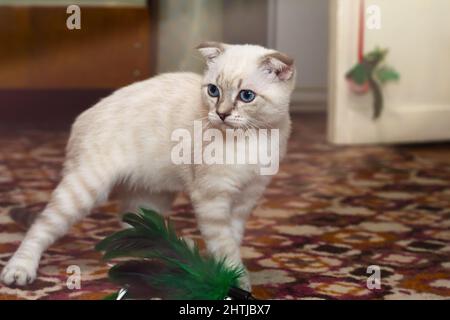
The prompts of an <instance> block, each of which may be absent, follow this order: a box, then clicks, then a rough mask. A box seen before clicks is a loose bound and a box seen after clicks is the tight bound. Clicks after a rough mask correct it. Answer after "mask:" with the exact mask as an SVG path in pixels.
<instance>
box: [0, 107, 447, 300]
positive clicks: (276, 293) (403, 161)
mask: <svg viewBox="0 0 450 320" xmlns="http://www.w3.org/2000/svg"><path fill="white" fill-rule="evenodd" d="M294 123H295V124H296V126H295V127H294V132H293V135H292V138H291V140H290V146H289V154H288V155H287V158H286V159H285V161H284V162H283V164H282V165H281V168H280V172H279V173H278V175H277V176H276V177H275V178H274V180H273V181H272V183H271V184H270V186H269V188H268V189H267V191H266V193H265V195H264V198H263V199H262V200H261V203H260V205H259V207H258V208H257V209H256V210H255V212H254V214H253V215H252V217H251V219H250V220H249V222H248V225H247V232H246V236H245V239H244V244H243V247H242V254H243V257H244V258H245V263H246V265H247V266H248V268H249V269H250V271H251V278H252V282H253V286H254V293H255V295H256V296H257V297H259V298H263V299H266V298H268V299H443V298H447V299H448V298H450V148H449V147H450V145H448V144H437V145H428V146H397V147H387V146H364V147H337V146H333V145H330V144H328V143H326V142H325V134H324V125H323V124H324V118H322V117H320V116H306V117H298V118H296V119H295V121H294ZM66 139H67V132H66V131H45V130H31V129H24V130H19V129H17V128H16V129H15V130H4V129H2V130H1V131H0V264H1V266H0V267H2V266H3V265H4V264H5V263H6V261H7V260H8V258H9V257H10V256H11V254H12V252H13V251H14V250H15V249H16V248H17V246H18V244H19V242H20V240H21V239H22V237H23V234H24V231H25V228H24V227H23V224H24V223H26V220H27V219H28V218H29V217H33V216H35V215H36V214H37V213H38V212H39V211H40V210H41V209H42V208H43V207H44V206H45V203H46V201H47V200H48V197H49V194H50V192H51V190H52V189H53V188H54V186H55V184H56V183H57V182H58V179H59V171H60V168H61V163H62V160H63V156H64V154H63V153H64V145H65V141H66ZM173 211H174V215H173V216H172V219H173V222H174V224H175V226H176V227H177V229H179V230H180V232H181V233H182V234H183V235H188V236H191V237H193V238H195V239H199V233H198V230H197V229H196V225H195V221H194V218H193V213H192V208H191V206H190V204H189V201H188V200H187V199H186V197H185V196H182V195H181V196H180V197H179V198H178V199H177V201H176V203H175V205H174V208H173ZM17 222H18V223H17ZM119 228H120V227H119V223H118V220H117V206H116V204H115V202H114V200H113V201H111V202H109V203H107V204H106V205H104V206H102V207H99V208H97V209H95V210H94V211H93V213H92V214H91V215H90V216H89V217H87V218H86V219H84V220H83V222H81V223H79V224H77V225H76V226H74V227H73V228H72V229H71V231H70V233H69V234H68V235H67V236H65V237H64V238H62V239H61V240H60V241H58V242H57V243H56V244H55V245H53V246H52V247H51V248H50V249H49V250H48V251H47V252H46V253H45V254H44V256H43V259H42V261H41V267H40V269H39V274H38V279H37V280H36V281H35V282H34V283H33V284H32V285H30V286H28V287H25V288H9V287H6V286H4V285H2V284H0V299H101V298H102V297H103V296H104V295H106V294H107V293H110V292H112V291H113V290H114V289H116V288H115V287H114V286H113V285H112V284H110V283H109V282H108V281H107V279H106V273H107V270H108V268H109V266H108V264H107V263H106V262H104V261H102V260H101V255H100V254H99V253H97V252H95V251H94V250H93V247H94V245H95V244H96V243H97V242H98V241H99V240H100V239H102V238H103V237H105V236H106V235H108V234H110V233H112V232H114V231H116V230H118V229H119ZM70 265H77V266H79V267H80V270H81V272H82V278H81V279H82V280H81V289H78V290H77V289H74V290H70V289H68V287H67V285H66V281H67V279H68V277H69V276H70V274H68V273H67V268H68V267H69V266H70ZM371 265H376V266H379V268H380V271H381V286H380V288H379V289H377V288H372V289H369V288H368V287H367V279H368V277H369V276H370V274H368V273H367V268H368V267H369V266H371Z"/></svg>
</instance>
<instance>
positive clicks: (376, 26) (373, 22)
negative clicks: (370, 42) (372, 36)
mask: <svg viewBox="0 0 450 320" xmlns="http://www.w3.org/2000/svg"><path fill="white" fill-rule="evenodd" d="M366 13H367V22H366V27H367V29H369V30H380V29H381V8H380V7H379V6H377V5H375V4H373V5H371V6H368V7H367V9H366Z"/></svg>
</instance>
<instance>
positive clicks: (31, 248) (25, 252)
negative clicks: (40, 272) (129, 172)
mask: <svg viewBox="0 0 450 320" xmlns="http://www.w3.org/2000/svg"><path fill="white" fill-rule="evenodd" d="M112 185H113V181H112V179H111V176H108V174H107V173H106V172H101V173H98V172H95V171H93V170H91V169H89V168H83V170H81V169H75V168H73V169H71V170H70V171H68V172H66V173H65V174H64V176H63V178H62V180H61V182H60V183H59V185H58V186H57V187H56V189H55V190H54V191H53V193H52V196H51V199H50V201H49V203H48V204H47V206H46V207H45V209H44V211H42V213H41V214H40V215H39V216H38V217H37V218H36V220H35V221H34V223H33V224H32V226H31V227H30V229H29V230H28V232H27V234H26V235H25V238H24V239H23V241H22V243H21V244H20V246H19V248H18V249H17V251H16V252H15V253H14V255H13V256H12V257H11V259H10V260H9V261H8V263H7V264H6V266H5V267H4V268H3V270H2V273H1V274H0V279H1V281H2V282H3V283H5V284H7V285H11V284H14V283H15V284H17V285H21V286H22V285H25V284H27V283H31V282H33V280H34V279H35V278H36V272H37V268H38V266H39V261H40V258H41V255H42V253H43V252H44V251H45V250H46V249H47V248H48V247H49V246H50V245H51V244H52V243H53V242H54V241H56V240H57V239H58V238H59V237H61V236H63V235H64V234H65V233H66V232H67V231H68V229H69V228H70V226H71V225H73V224H74V223H75V222H77V221H79V220H80V219H81V218H82V217H83V216H85V215H86V214H88V213H89V212H90V211H91V209H92V207H93V206H94V205H95V204H97V203H98V202H100V201H101V200H104V199H106V198H107V195H108V193H109V191H110V189H111V187H112Z"/></svg>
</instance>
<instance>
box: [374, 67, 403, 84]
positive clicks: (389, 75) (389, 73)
mask: <svg viewBox="0 0 450 320" xmlns="http://www.w3.org/2000/svg"><path fill="white" fill-rule="evenodd" d="M375 73H376V77H377V79H378V80H379V81H380V82H381V83H383V84H384V83H386V82H389V81H397V80H399V79H400V75H399V73H398V72H397V71H395V70H394V68H392V67H389V66H382V67H380V68H378V69H377V70H376V71H375Z"/></svg>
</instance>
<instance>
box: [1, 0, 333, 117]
mask: <svg viewBox="0 0 450 320" xmlns="http://www.w3.org/2000/svg"><path fill="white" fill-rule="evenodd" d="M72 4H77V5H79V6H80V8H81V29H79V30H77V29H74V30H69V29H68V28H67V27H66V20H67V19H68V17H69V16H70V14H69V13H66V9H67V7H68V6H69V5H72ZM327 17H328V1H326V0H319V1H311V0H306V1H296V0H290V1H289V0H286V1H268V0H228V1H222V0H190V1H178V0H165V1H158V0H154V1H153V0H152V1H144V0H116V1H107V0H105V1H96V0H83V1H77V0H71V1H64V0H45V1H39V0H33V1H23V0H14V1H8V0H0V39H1V41H2V46H1V48H0V67H1V70H2V71H1V73H0V112H1V115H2V119H6V118H14V119H18V118H29V119H31V120H33V121H34V120H36V121H37V118H36V117H39V116H44V115H45V116H44V117H41V118H42V119H40V120H42V121H50V119H48V117H52V118H55V119H57V118H58V117H64V116H68V117H69V118H72V117H73V116H74V115H75V114H77V113H78V112H79V111H81V110H82V109H85V108H87V107H89V106H90V105H91V104H92V103H93V102H95V101H96V100H97V99H98V98H99V97H102V96H105V95H107V94H108V93H109V92H110V91H112V90H114V89H116V88H119V87H121V86H124V85H127V84H129V83H132V82H134V81H138V80H142V79H145V78H148V77H150V76H152V75H155V74H156V73H161V72H168V71H181V70H182V71H195V72H201V71H202V69H203V61H202V59H200V56H199V55H198V53H197V52H196V50H195V49H194V48H195V46H196V45H197V44H198V43H200V42H201V41H205V40H214V41H224V42H228V43H254V44H260V45H263V46H269V47H273V48H277V49H279V50H282V51H285V52H286V53H288V54H290V55H292V56H293V57H294V58H295V59H296V61H297V65H298V69H299V70H301V71H300V72H301V76H300V77H299V83H298V87H297V89H296V91H295V93H294V105H295V106H298V105H300V104H301V105H302V108H301V109H305V110H306V109H307V110H310V109H311V110H321V111H323V110H325V102H326V82H327V55H328V51H327V46H328V44H327V42H328V21H327ZM13 106H14V107H13ZM44 110H45V111H44Z"/></svg>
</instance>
